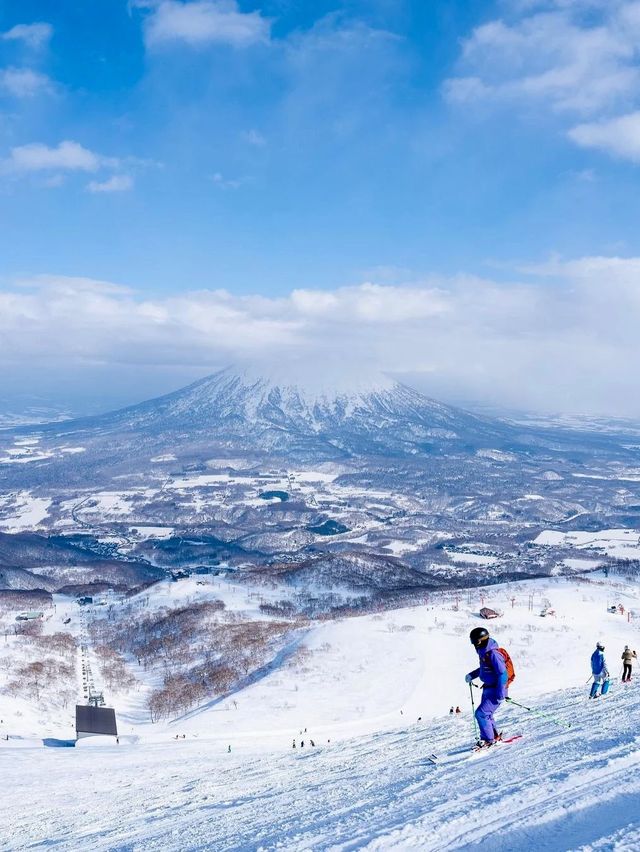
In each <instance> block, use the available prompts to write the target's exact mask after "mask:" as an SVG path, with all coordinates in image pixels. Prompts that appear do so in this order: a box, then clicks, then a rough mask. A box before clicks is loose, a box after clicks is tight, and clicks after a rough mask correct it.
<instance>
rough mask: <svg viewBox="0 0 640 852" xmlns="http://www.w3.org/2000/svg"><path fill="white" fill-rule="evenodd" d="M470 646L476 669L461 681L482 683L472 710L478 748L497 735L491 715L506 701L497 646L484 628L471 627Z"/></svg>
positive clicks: (502, 662) (502, 663)
mask: <svg viewBox="0 0 640 852" xmlns="http://www.w3.org/2000/svg"><path fill="white" fill-rule="evenodd" d="M469 639H470V640H471V644H472V645H473V646H474V648H475V649H476V651H477V652H478V657H479V658H480V667H479V668H477V669H474V670H473V671H472V672H469V674H468V675H467V676H466V677H465V680H466V682H467V683H471V681H472V680H473V679H474V678H476V677H479V678H480V680H481V681H482V684H483V686H482V701H481V702H480V704H479V706H478V709H477V710H476V719H477V721H478V727H479V729H480V741H479V742H478V746H479V747H481V748H483V747H486V746H490V745H493V744H494V743H495V742H496V741H497V740H498V739H499V738H500V735H499V734H498V731H497V729H496V726H495V722H494V719H493V714H494V713H495V711H496V710H497V709H498V707H499V706H500V704H501V702H502V701H504V699H505V698H506V697H507V681H508V679H509V676H508V674H507V664H506V662H505V659H504V657H503V656H502V654H501V653H500V651H499V650H498V647H499V646H498V643H497V642H496V641H495V639H491V638H490V636H489V631H488V630H487V629H486V628H485V627H475V628H474V629H473V630H472V631H471V633H470V634H469Z"/></svg>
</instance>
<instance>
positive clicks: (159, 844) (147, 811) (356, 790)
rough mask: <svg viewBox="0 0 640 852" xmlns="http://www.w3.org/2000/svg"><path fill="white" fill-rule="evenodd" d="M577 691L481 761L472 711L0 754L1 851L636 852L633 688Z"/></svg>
mask: <svg viewBox="0 0 640 852" xmlns="http://www.w3.org/2000/svg"><path fill="white" fill-rule="evenodd" d="M587 688H588V687H587V686H585V687H584V689H575V688H574V689H568V690H564V691H560V692H556V693H552V694H549V695H547V696H544V697H540V696H538V697H537V698H536V699H535V704H536V706H538V707H541V708H544V709H545V710H546V711H547V712H550V713H553V714H554V715H556V716H557V717H558V718H560V719H563V720H565V721H567V720H569V721H572V723H573V724H572V727H571V728H569V729H567V728H564V727H560V726H558V725H556V724H554V723H553V722H551V721H549V720H546V719H542V718H540V717H536V716H534V715H533V714H531V713H527V712H526V711H521V710H518V709H517V708H513V707H510V708H507V709H504V710H502V712H501V714H500V719H501V722H502V723H503V727H504V729H505V731H509V732H515V731H522V732H523V734H524V737H523V738H522V739H521V740H518V741H517V742H514V743H512V744H510V745H503V746H497V747H496V748H494V749H492V750H490V751H488V752H487V753H480V754H475V755H473V754H470V753H469V752H467V751H464V750H463V751H461V750H460V749H461V748H462V747H464V746H466V745H468V744H469V742H470V741H471V738H472V732H471V720H470V716H469V714H468V713H467V714H466V715H465V717H464V718H459V719H455V718H454V719H449V718H445V719H440V720H439V721H436V722H429V723H414V724H413V725H412V726H410V727H408V728H406V729H397V730H394V731H386V732H381V733H378V734H374V735H368V736H363V737H360V738H357V739H352V740H345V741H342V742H340V743H336V744H335V745H334V744H327V743H326V742H325V743H323V744H317V745H316V748H315V749H311V748H309V747H308V745H307V747H305V749H304V750H303V751H301V750H300V749H299V748H298V749H296V751H293V750H291V751H289V752H284V751H283V752H280V753H265V752H259V753H258V752H256V753H254V754H250V753H247V752H243V753H242V754H234V753H231V754H228V753H226V749H224V748H223V747H221V745H220V744H217V743H212V742H201V743H198V742H194V741H189V740H186V741H184V742H175V743H170V744H167V743H153V744H145V745H144V746H142V745H141V746H136V745H126V744H124V745H120V746H119V747H118V746H109V747H101V748H91V747H84V748H76V749H44V750H42V749H30V748H22V749H15V750H14V749H3V750H2V751H1V752H0V759H2V762H3V764H4V765H3V785H2V787H3V795H2V797H1V798H0V826H1V827H2V828H1V830H2V834H3V835H4V838H3V842H2V847H1V848H2V849H6V850H9V849H10V850H18V849H44V848H49V847H53V848H56V849H63V850H77V849H92V850H146V852H148V850H203V849H211V850H216V852H222V850H240V849H242V850H270V849H287V850H325V849H331V850H350V849H362V848H367V849H372V850H383V849H384V850H389V849H396V850H405V849H420V850H446V849H465V850H475V849H477V850H488V849H489V850H492V852H518V850H523V852H524V850H527V852H531V850H538V849H542V850H549V852H553V850H578V849H579V850H637V849H638V848H640V808H639V807H638V802H639V801H640V724H639V723H640V690H639V689H638V684H637V683H631V684H629V685H622V684H620V682H619V681H615V682H614V685H613V689H612V692H611V694H610V696H608V697H606V698H603V699H598V700H597V701H595V702H589V701H588V700H587V699H586V691H587ZM257 712H259V711H258V710H257ZM431 752H436V753H437V754H438V755H441V756H442V763H441V765H437V766H434V765H433V764H431V763H430V762H429V761H428V760H427V759H426V756H427V755H428V754H429V753H431Z"/></svg>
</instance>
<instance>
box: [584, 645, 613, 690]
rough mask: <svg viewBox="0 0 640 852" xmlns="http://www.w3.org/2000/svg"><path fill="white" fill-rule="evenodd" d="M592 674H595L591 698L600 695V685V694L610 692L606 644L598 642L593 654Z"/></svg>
mask: <svg viewBox="0 0 640 852" xmlns="http://www.w3.org/2000/svg"><path fill="white" fill-rule="evenodd" d="M591 674H592V675H593V683H592V684H591V692H590V694H589V698H597V697H598V687H599V686H600V685H601V684H602V686H601V688H600V695H606V694H607V692H609V669H608V668H607V661H606V660H605V658H604V645H603V644H602V642H598V644H597V645H596V649H595V651H594V652H593V654H592V655H591Z"/></svg>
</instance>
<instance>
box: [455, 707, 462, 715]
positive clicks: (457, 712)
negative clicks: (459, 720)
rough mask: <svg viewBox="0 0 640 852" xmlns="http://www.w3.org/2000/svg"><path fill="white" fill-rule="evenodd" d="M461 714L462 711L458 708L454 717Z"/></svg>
mask: <svg viewBox="0 0 640 852" xmlns="http://www.w3.org/2000/svg"><path fill="white" fill-rule="evenodd" d="M460 713H462V710H461V709H460V708H459V707H456V716H459V715H460Z"/></svg>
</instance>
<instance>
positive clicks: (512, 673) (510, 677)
mask: <svg viewBox="0 0 640 852" xmlns="http://www.w3.org/2000/svg"><path fill="white" fill-rule="evenodd" d="M496 650H497V651H498V653H499V654H502V656H503V657H504V664H505V666H506V667H507V687H509V686H511V684H512V683H513V681H514V680H515V679H516V670H515V669H514V667H513V661H512V659H511V657H510V656H509V652H508V651H507V650H505V649H504V648H496Z"/></svg>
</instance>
